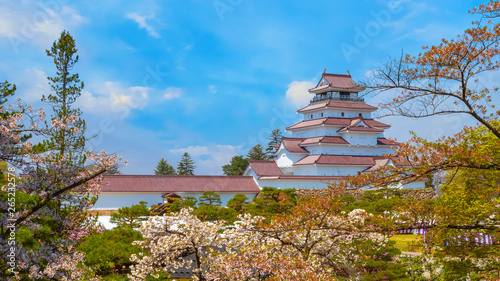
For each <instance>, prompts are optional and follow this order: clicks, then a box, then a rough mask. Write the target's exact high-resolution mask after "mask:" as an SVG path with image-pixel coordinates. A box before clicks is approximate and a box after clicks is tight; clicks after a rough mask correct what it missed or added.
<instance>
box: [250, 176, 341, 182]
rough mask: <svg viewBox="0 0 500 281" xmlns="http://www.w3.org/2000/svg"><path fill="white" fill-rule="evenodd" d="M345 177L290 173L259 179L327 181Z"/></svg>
mask: <svg viewBox="0 0 500 281" xmlns="http://www.w3.org/2000/svg"><path fill="white" fill-rule="evenodd" d="M344 178H345V177H339V176H305V175H288V176H286V175H285V176H279V177H260V178H259V180H275V179H280V180H325V181H336V180H342V179H344Z"/></svg>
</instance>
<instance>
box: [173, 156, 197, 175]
mask: <svg viewBox="0 0 500 281" xmlns="http://www.w3.org/2000/svg"><path fill="white" fill-rule="evenodd" d="M195 168H196V166H195V165H194V161H193V159H191V156H189V154H188V153H187V152H184V154H183V155H182V158H181V161H179V165H178V166H177V174H178V175H181V176H185V175H194V169H195Z"/></svg>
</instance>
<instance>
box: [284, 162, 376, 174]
mask: <svg viewBox="0 0 500 281" xmlns="http://www.w3.org/2000/svg"><path fill="white" fill-rule="evenodd" d="M369 167H370V166H358V165H345V166H340V165H314V164H312V165H298V166H293V168H288V169H287V168H284V169H283V171H286V172H287V173H291V172H293V175H302V176H347V175H356V174H357V173H358V172H362V171H364V170H366V169H367V168H369Z"/></svg>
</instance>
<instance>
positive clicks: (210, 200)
mask: <svg viewBox="0 0 500 281" xmlns="http://www.w3.org/2000/svg"><path fill="white" fill-rule="evenodd" d="M220 204H221V201H220V195H219V194H217V193H215V192H213V191H204V192H203V195H202V196H200V206H201V205H216V206H220Z"/></svg>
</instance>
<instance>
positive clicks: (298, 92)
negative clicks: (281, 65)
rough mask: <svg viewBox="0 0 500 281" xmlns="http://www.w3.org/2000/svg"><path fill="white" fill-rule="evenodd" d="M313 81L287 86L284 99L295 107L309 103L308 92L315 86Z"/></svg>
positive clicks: (294, 82) (298, 82) (309, 96)
mask: <svg viewBox="0 0 500 281" xmlns="http://www.w3.org/2000/svg"><path fill="white" fill-rule="evenodd" d="M314 81H315V80H311V81H293V82H292V83H290V84H288V90H287V91H286V99H287V101H288V102H290V103H292V104H293V105H295V106H303V105H306V104H308V103H309V100H310V99H311V94H309V92H308V90H309V89H311V88H313V87H314V86H316V83H315V82H314Z"/></svg>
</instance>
